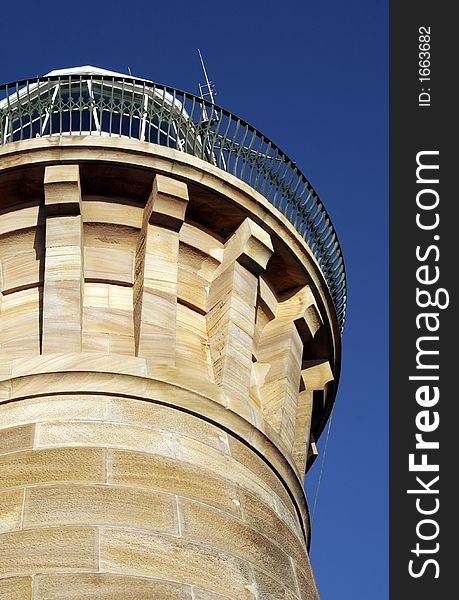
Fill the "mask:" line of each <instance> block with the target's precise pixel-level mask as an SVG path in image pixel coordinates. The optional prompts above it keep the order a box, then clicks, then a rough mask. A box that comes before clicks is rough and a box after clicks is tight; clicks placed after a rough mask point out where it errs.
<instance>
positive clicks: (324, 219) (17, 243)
mask: <svg viewBox="0 0 459 600" xmlns="http://www.w3.org/2000/svg"><path fill="white" fill-rule="evenodd" d="M0 260H1V263H0V265H1V271H0V276H1V293H0V307H1V312H0V428H1V429H0V488H1V489H0V532H1V533H0V599H1V600H62V599H63V598H65V599H66V600H86V599H95V600H228V599H231V600H312V599H317V598H318V597H319V595H318V592H317V589H316V585H315V582H314V577H313V575H312V571H311V568H310V564H309V559H308V549H309V537H310V530H309V517H308V508H307V504H306V499H305V495H304V491H303V477H304V474H305V470H306V469H307V468H308V467H309V466H310V464H311V463H312V461H313V459H314V457H315V455H316V449H315V440H316V439H317V437H318V436H319V435H320V433H321V431H322V429H323V427H324V425H325V422H326V420H327V418H328V415H329V413H330V410H331V407H332V404H333V401H334V396H335V392H336V385H337V381H338V376H339V365H340V335H341V334H340V330H341V326H342V320H343V316H344V308H345V275H344V266H343V261H342V257H341V251H340V247H339V244H338V242H337V238H336V234H335V232H334V230H333V227H332V225H331V222H330V219H329V217H328V216H327V213H326V211H325V208H324V207H323V205H322V204H321V202H320V200H319V199H318V198H317V196H316V194H315V192H314V190H313V189H312V187H311V186H310V184H309V183H308V181H307V180H306V179H305V178H304V176H303V175H302V174H301V173H300V172H299V171H298V169H297V167H296V166H295V164H294V163H292V162H291V161H289V159H288V158H287V157H286V156H285V155H284V154H283V153H282V152H281V151H280V150H279V148H277V147H276V146H275V145H274V144H273V143H272V142H270V141H269V140H268V139H267V138H266V137H264V136H263V135H262V134H260V133H259V132H258V131H256V130H255V129H254V128H253V127H251V126H250V125H248V124H246V123H245V122H243V121H242V120H241V119H238V118H237V117H235V116H234V115H231V114H230V113H228V112H226V111H224V110H223V109H219V108H216V107H215V106H214V105H211V104H208V103H206V102H205V101H204V100H202V99H200V98H196V97H193V96H191V95H189V94H184V93H183V92H179V91H177V90H172V89H169V88H164V87H162V86H158V85H155V84H153V83H152V82H148V81H143V80H138V79H134V78H131V77H128V76H124V75H119V74H116V73H111V72H108V71H104V70H102V69H94V68H90V67H82V68H78V69H69V70H65V71H58V72H53V73H51V74H49V75H48V76H46V77H42V78H38V79H34V80H29V81H22V82H18V83H15V84H12V85H7V86H3V87H2V89H1V93H0Z"/></svg>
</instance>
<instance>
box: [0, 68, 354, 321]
mask: <svg viewBox="0 0 459 600" xmlns="http://www.w3.org/2000/svg"><path fill="white" fill-rule="evenodd" d="M64 135H100V136H118V137H127V138H135V139H139V140H141V141H147V142H151V143H155V144H160V145H162V146H167V147H170V148H175V149H177V150H180V151H182V152H186V153H188V154H192V155H194V156H197V157H199V158H201V159H203V160H205V161H207V162H210V163H212V164H214V165H216V166H217V167H219V168H220V169H223V170H224V171H227V172H228V173H231V174H232V175H235V176H236V177H238V178H239V179H241V180H242V181H244V182H245V183H247V184H248V185H249V186H251V187H252V188H254V189H255V190H257V191H258V192H260V193H261V194H262V195H263V196H264V197H265V198H267V200H268V201H269V202H270V203H271V204H273V205H274V206H275V207H276V208H277V209H278V210H279V211H280V212H282V214H284V215H285V216H286V217H287V219H288V220H289V221H290V222H291V223H292V224H293V225H294V227H295V228H296V229H297V231H298V232H299V233H300V235H301V236H302V237H303V238H304V239H305V241H306V243H307V244H308V246H309V248H310V249H311V251H312V252H313V254H314V256H315V257H316V259H317V261H318V263H319V265H320V267H321V269H322V272H323V274H324V276H325V279H326V281H327V284H328V287H329V290H330V294H331V296H332V298H333V301H334V305H335V308H336V312H337V316H338V320H339V323H340V327H341V330H342V328H343V323H344V317H345V311H346V275H345V267H344V261H343V255H342V252H341V248H340V245H339V241H338V238H337V235H336V232H335V229H334V227H333V225H332V223H331V220H330V217H329V216H328V214H327V211H326V209H325V207H324V205H323V204H322V202H321V201H320V200H319V198H318V196H317V194H316V193H315V191H314V188H313V187H312V186H311V184H310V183H309V181H308V180H307V179H306V178H305V176H304V175H303V174H302V173H301V171H300V170H299V169H298V167H297V166H296V163H295V162H294V161H292V160H290V159H289V158H288V157H287V156H286V155H285V154H284V153H283V152H282V150H280V148H279V147H278V146H276V145H275V144H274V143H273V142H271V141H270V140H269V139H268V138H267V137H265V136H264V135H263V134H262V133H260V132H259V131H257V130H256V129H255V128H254V127H252V125H249V124H248V123H246V122H245V121H244V120H243V119H240V118H239V117H236V116H235V115H233V114H231V113H230V112H228V111H226V110H225V109H223V108H220V107H219V106H216V105H214V104H212V103H210V102H207V101H206V100H204V99H202V98H199V97H197V96H194V95H192V94H188V93H186V92H183V91H180V90H177V89H173V88H170V87H167V86H163V85H158V84H156V83H153V82H149V81H144V80H140V79H135V78H133V77H128V76H107V75H100V74H75V73H71V74H68V75H67V74H65V75H54V76H45V77H40V78H35V79H30V80H23V81H18V82H15V83H8V84H5V85H1V86H0V144H6V143H9V142H13V141H17V140H23V139H31V138H35V137H44V136H64Z"/></svg>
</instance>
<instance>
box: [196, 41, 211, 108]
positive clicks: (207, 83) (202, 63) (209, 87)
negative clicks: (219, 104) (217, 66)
mask: <svg viewBox="0 0 459 600" xmlns="http://www.w3.org/2000/svg"><path fill="white" fill-rule="evenodd" d="M198 54H199V58H200V60H201V65H202V70H203V71H204V77H205V78H206V86H207V90H208V92H209V96H210V99H211V101H212V104H215V102H214V94H213V92H212V83H211V82H210V81H209V77H208V76H207V70H206V66H205V64H204V59H203V58H202V54H201V50H199V48H198Z"/></svg>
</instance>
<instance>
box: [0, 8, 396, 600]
mask: <svg viewBox="0 0 459 600" xmlns="http://www.w3.org/2000/svg"><path fill="white" fill-rule="evenodd" d="M1 17H2V33H1V41H2V43H1V47H2V60H1V63H0V66H1V70H0V80H1V81H2V82H7V81H12V80H15V79H20V78H25V77H29V76H35V75H38V74H40V75H41V74H44V73H47V72H48V71H50V70H52V69H56V68H64V67H73V66H79V65H86V64H92V65H96V66H100V67H104V68H106V69H111V70H115V71H121V72H127V69H128V67H129V68H130V69H131V72H132V74H133V75H137V76H139V77H144V78H147V79H152V80H154V81H156V82H158V83H165V84H169V85H172V86H175V87H178V88H181V89H184V90H187V91H190V92H194V93H197V92H198V89H197V83H198V81H201V82H202V80H203V79H202V73H201V68H200V63H199V58H198V54H197V48H200V49H201V51H202V52H203V54H204V58H205V61H206V66H207V69H208V71H209V74H210V76H211V79H213V80H214V81H215V84H216V87H217V96H216V98H215V100H216V102H217V103H218V104H220V105H222V106H224V107H225V108H227V109H229V110H231V111H232V112H233V113H235V114H238V115H239V116H241V117H243V118H244V119H246V120H247V121H249V122H250V123H252V124H253V125H254V126H256V127H257V128H258V129H260V130H261V131H262V132H263V133H265V134H266V135H267V136H268V137H270V138H271V139H272V140H273V141H274V142H276V143H277V144H278V145H279V146H280V147H281V148H282V149H283V150H284V151H285V152H286V153H287V154H288V155H289V156H290V157H291V158H292V159H294V160H296V161H297V163H298V165H299V166H300V168H301V169H302V171H303V172H304V173H305V175H306V176H307V177H308V178H309V179H310V180H311V182H312V183H313V185H314V186H315V188H316V190H317V191H318V192H319V194H320V196H321V199H322V200H323V202H324V203H325V205H326V207H327V209H328V211H329V213H330V214H331V216H332V219H333V222H334V224H335V227H336V229H337V231H338V234H339V236H340V241H341V244H342V247H343V251H344V256H345V259H346V266H347V272H348V286H349V309H348V317H347V321H346V329H345V335H344V347H343V370H342V378H341V383H340V388H339V392H338V398H337V402H336V408H335V413H334V417H333V423H332V427H331V433H330V439H329V445H328V449H327V455H326V461H325V468H324V473H323V478H322V484H321V489H320V494H319V500H318V504H317V508H316V512H315V516H314V523H313V531H312V547H311V561H312V564H313V567H314V570H315V574H316V578H317V581H318V585H319V590H320V592H321V596H322V600H382V599H386V598H387V596H388V591H387V588H388V574H387V569H388V566H387V565H388V561H387V552H388V550H387V548H388V502H387V500H388V498H387V496H388V474H387V470H388V456H387V455H388V449H387V437H388V436H387V428H388V390H387V388H388V384H387V358H388V348H387V296H388V293H387V238H388V234H387V221H388V200H387V195H388V173H387V169H388V163H387V141H388V140H387V137H388V123H387V111H388V100H387V94H388V90H387V68H388V67H387V21H388V9H387V2H386V0H348V1H347V2H344V1H343V0H322V1H319V2H318V1H317V0H315V1H314V2H312V1H311V0H296V1H295V2H292V1H289V0H283V1H278V0H277V1H272V0H265V1H264V2H262V1H254V0H252V1H251V2H250V1H248V0H244V1H241V0H231V2H218V1H215V2H203V1H202V0H195V1H193V2H192V1H191V0H189V1H188V2H182V1H180V0H176V1H174V2H164V1H161V2H158V1H154V0H150V1H148V2H147V1H143V2H142V1H140V2H128V1H124V2H119V1H118V0H111V1H110V2H95V3H80V4H79V5H78V4H75V3H72V4H70V3H68V2H56V1H55V0H48V1H47V2H41V1H40V0H35V1H34V2H31V1H30V0H23V1H22V2H18V3H14V4H13V3H6V2H4V3H3V5H2V9H1ZM324 438H325V435H324V436H323V438H322V442H321V444H320V446H319V447H320V448H321V449H322V451H323V445H324V444H323V441H324ZM319 470H320V458H319V459H318V460H317V461H316V464H315V465H314V467H313V469H312V471H311V473H310V476H309V482H308V483H307V486H306V489H307V492H308V498H309V503H310V507H311V509H312V504H313V500H314V493H315V487H316V483H317V478H318V474H319Z"/></svg>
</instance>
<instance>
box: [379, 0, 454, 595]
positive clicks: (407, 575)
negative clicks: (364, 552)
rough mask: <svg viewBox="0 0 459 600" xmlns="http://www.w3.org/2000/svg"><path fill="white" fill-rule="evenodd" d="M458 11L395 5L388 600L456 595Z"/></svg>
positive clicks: (450, 6) (438, 5) (398, 0)
mask: <svg viewBox="0 0 459 600" xmlns="http://www.w3.org/2000/svg"><path fill="white" fill-rule="evenodd" d="M455 8H456V7H455V5H454V3H453V2H446V1H443V2H442V1H439V0H437V2H433V1H431V2H426V1H425V0H417V1H416V2H406V1H405V2H404V1H403V0H392V2H391V6H390V395H391V398H390V428H391V429H390V469H391V473H390V599H391V600H402V599H403V600H406V599H407V598H416V600H424V599H429V600H437V599H443V598H450V597H457V596H458V592H457V577H458V573H459V562H458V559H457V556H458V551H457V544H458V540H459V527H458V523H459V518H458V516H457V514H458V509H457V506H456V505H457V503H458V501H457V491H456V490H457V485H456V482H459V469H458V467H457V458H458V457H459V429H458V427H459V420H458V415H457V413H458V411H457V406H458V405H459V389H458V388H459V380H458V375H459V323H458V320H459V319H458V313H457V291H458V285H457V279H458V278H459V251H458V242H459V190H458V184H457V179H458V178H459V152H458V150H457V147H456V146H457V145H458V142H457V140H458V138H459V125H458V122H459V118H458V110H459V106H458V105H459V101H458V98H457V97H456V92H455V91H456V89H457V87H458V85H457V81H458V78H459V75H458V71H459V69H458V62H457V59H458V58H459V52H458V43H459V42H458V39H459V35H458V27H459V26H458V24H457V21H456V20H455V18H454V16H453V13H454V12H455ZM453 105H454V107H453Z"/></svg>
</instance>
